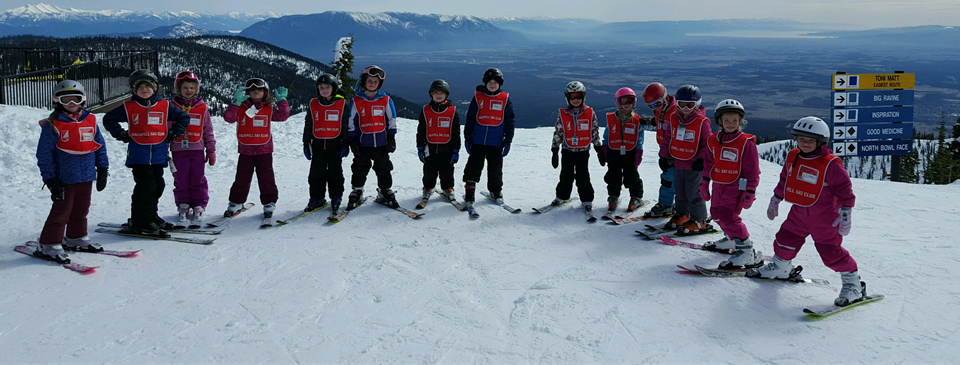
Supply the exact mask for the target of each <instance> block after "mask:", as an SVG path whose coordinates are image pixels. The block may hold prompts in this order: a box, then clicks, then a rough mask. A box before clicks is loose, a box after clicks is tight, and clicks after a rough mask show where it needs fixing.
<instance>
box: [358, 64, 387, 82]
mask: <svg viewBox="0 0 960 365" xmlns="http://www.w3.org/2000/svg"><path fill="white" fill-rule="evenodd" d="M363 73H365V74H367V75H370V76H376V77H379V78H380V80H384V79H386V78H387V73H386V72H383V70H381V69H380V68H378V67H370V68H367V69H365V70H363Z"/></svg>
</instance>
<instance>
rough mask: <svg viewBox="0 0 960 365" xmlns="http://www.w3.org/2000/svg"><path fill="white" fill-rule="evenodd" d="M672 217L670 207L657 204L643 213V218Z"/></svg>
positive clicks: (671, 207)
mask: <svg viewBox="0 0 960 365" xmlns="http://www.w3.org/2000/svg"><path fill="white" fill-rule="evenodd" d="M672 215H673V206H672V205H663V204H660V203H657V204H656V205H654V206H653V208H652V209H650V210H649V211H647V212H646V213H643V217H644V218H665V217H669V216H672Z"/></svg>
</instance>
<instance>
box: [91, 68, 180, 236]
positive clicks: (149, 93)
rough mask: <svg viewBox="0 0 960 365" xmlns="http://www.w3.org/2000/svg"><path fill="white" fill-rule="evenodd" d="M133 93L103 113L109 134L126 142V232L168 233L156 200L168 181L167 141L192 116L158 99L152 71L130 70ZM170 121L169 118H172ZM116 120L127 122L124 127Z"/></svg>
mask: <svg viewBox="0 0 960 365" xmlns="http://www.w3.org/2000/svg"><path fill="white" fill-rule="evenodd" d="M130 88H131V90H132V93H133V96H132V97H131V98H130V100H127V101H125V102H124V103H123V105H121V106H120V107H119V108H116V109H113V110H111V111H110V112H108V113H107V114H106V115H104V116H103V127H104V128H106V129H107V131H109V132H110V135H112V136H113V138H116V139H118V140H120V141H122V142H124V143H127V161H126V165H127V167H130V168H131V169H133V181H134V182H135V183H136V185H135V186H134V187H133V195H132V196H131V204H130V211H131V212H130V221H129V222H128V224H127V225H126V226H125V227H124V228H123V229H122V230H121V231H122V232H124V233H131V234H140V235H147V236H157V237H169V234H167V233H166V231H165V230H167V229H171V228H172V227H173V225H172V224H170V223H167V222H165V221H164V220H163V219H162V218H160V216H158V215H157V204H158V202H159V201H160V197H161V196H162V195H163V189H164V187H165V186H166V183H165V182H164V180H163V169H164V168H166V167H167V151H168V150H169V147H167V144H168V143H170V142H173V140H174V138H177V137H180V136H181V135H183V133H184V131H186V129H187V126H189V125H190V115H189V114H187V113H186V112H184V111H183V110H181V109H180V108H177V107H176V106H174V105H173V104H171V103H170V102H169V101H167V100H162V99H160V92H159V91H160V84H159V82H158V81H157V76H156V75H154V74H153V72H151V71H150V70H137V71H134V72H133V73H132V74H130ZM171 122H173V123H171ZM120 123H127V124H128V129H127V130H124V129H123V128H122V127H121V126H120Z"/></svg>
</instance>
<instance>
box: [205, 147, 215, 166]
mask: <svg viewBox="0 0 960 365" xmlns="http://www.w3.org/2000/svg"><path fill="white" fill-rule="evenodd" d="M207 163H208V164H210V166H213V164H215V163H217V152H216V151H210V150H208V151H207Z"/></svg>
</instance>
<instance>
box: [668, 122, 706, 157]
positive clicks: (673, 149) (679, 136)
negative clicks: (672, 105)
mask: <svg viewBox="0 0 960 365" xmlns="http://www.w3.org/2000/svg"><path fill="white" fill-rule="evenodd" d="M704 120H706V121H707V123H709V122H710V119H707V117H704V116H698V117H697V118H696V119H694V121H693V122H691V123H690V124H688V125H682V124H680V113H674V114H673V115H672V116H671V117H670V127H671V130H672V131H673V136H672V137H673V138H672V139H671V140H670V156H672V157H673V158H675V159H678V160H690V159H692V158H694V157H695V156H696V155H697V149H698V148H700V127H701V126H702V125H703V122H704ZM687 127H694V128H692V129H688V128H687Z"/></svg>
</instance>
